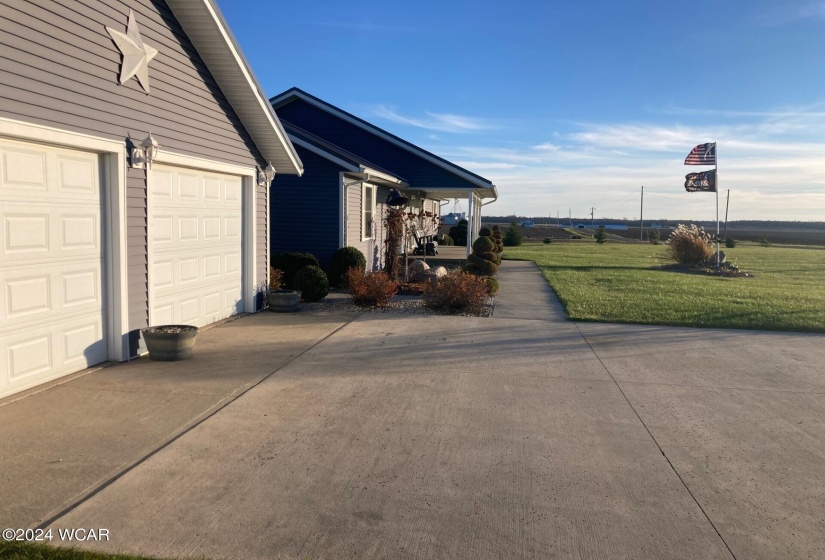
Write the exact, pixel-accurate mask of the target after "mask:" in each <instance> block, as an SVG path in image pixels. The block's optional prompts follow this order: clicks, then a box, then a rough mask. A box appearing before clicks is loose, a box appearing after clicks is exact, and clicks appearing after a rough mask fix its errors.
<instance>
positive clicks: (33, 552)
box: [0, 542, 154, 560]
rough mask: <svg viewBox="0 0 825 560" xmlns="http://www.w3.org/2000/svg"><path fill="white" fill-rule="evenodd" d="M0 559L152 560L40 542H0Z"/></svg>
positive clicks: (150, 559) (151, 559)
mask: <svg viewBox="0 0 825 560" xmlns="http://www.w3.org/2000/svg"><path fill="white" fill-rule="evenodd" d="M0 560H154V559H153V558H149V557H145V556H132V555H130V554H101V553H98V552H87V551H82V550H78V549H76V548H58V547H53V546H49V545H45V544H40V543H28V542H0Z"/></svg>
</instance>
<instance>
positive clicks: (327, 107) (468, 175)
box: [270, 88, 498, 198]
mask: <svg viewBox="0 0 825 560" xmlns="http://www.w3.org/2000/svg"><path fill="white" fill-rule="evenodd" d="M270 101H271V103H272V106H273V107H274V108H275V110H276V112H282V111H283V112H284V113H288V114H290V115H292V112H290V111H292V108H290V107H289V105H290V104H293V103H295V102H296V101H297V102H300V103H302V104H306V105H308V106H311V107H312V108H314V109H316V110H319V111H322V112H324V113H325V114H327V115H329V116H330V117H332V118H334V119H337V120H338V121H340V122H342V123H346V124H347V125H349V126H351V127H356V128H357V129H359V130H360V131H363V132H364V133H366V134H368V135H370V136H372V137H373V138H374V139H376V140H380V141H381V142H383V143H385V144H387V145H391V146H393V147H395V148H397V149H398V150H401V151H404V152H406V153H408V154H410V155H413V156H415V157H416V158H419V159H421V160H424V161H426V162H428V163H430V164H432V165H434V166H436V167H438V168H439V169H441V170H442V171H446V172H447V173H449V174H451V175H452V176H454V177H455V178H457V179H460V181H461V183H462V184H463V185H464V188H465V189H467V188H469V189H477V190H478V191H479V192H480V194H482V195H483V196H486V197H494V198H497V197H498V193H497V191H496V187H495V185H494V184H493V183H492V181H490V180H489V179H486V178H484V177H481V176H480V175H477V174H475V173H473V172H471V171H468V170H467V169H464V168H463V167H460V166H458V165H456V164H454V163H452V162H450V161H448V160H446V159H444V158H442V157H439V156H437V155H435V154H433V153H431V152H428V151H427V150H424V149H423V148H420V147H418V146H416V145H415V144H412V143H410V142H407V141H406V140H404V139H402V138H399V137H398V136H395V135H394V134H391V133H389V132H387V131H386V130H383V129H382V128H379V127H377V126H375V125H373V124H371V123H369V122H367V121H365V120H363V119H361V118H359V117H356V116H355V115H352V114H351V113H348V112H346V111H344V110H342V109H339V108H338V107H335V106H334V105H331V104H330V103H327V102H326V101H323V100H321V99H319V98H317V97H315V96H313V95H310V94H308V93H306V92H305V91H303V90H301V89H299V88H291V89H289V90H287V91H285V92H283V93H281V94H280V95H277V96H275V97H272V98H271V99H270ZM296 117H298V118H296V119H295V120H291V121H290V122H291V123H292V124H296V125H298V126H301V127H305V125H304V123H303V122H301V117H300V116H298V115H296ZM284 118H287V117H284ZM287 119H288V118H287ZM312 132H314V133H315V134H317V135H318V136H322V137H324V138H325V139H327V140H330V141H332V142H333V143H336V144H338V145H339V146H343V147H344V148H346V149H349V147H348V146H347V144H345V143H344V139H343V138H342V139H340V141H337V142H336V140H335V139H330V138H329V137H328V136H331V135H333V134H334V132H335V131H333V130H332V129H331V128H330V127H329V126H326V127H325V128H324V132H325V133H324V134H321V133H320V132H319V131H312ZM353 151H355V150H353ZM364 155H366V156H367V157H368V158H369V159H370V160H372V161H377V162H378V163H379V164H381V165H382V166H384V167H386V168H388V169H391V170H392V171H393V173H395V174H397V175H403V176H405V177H407V176H408V173H409V172H408V171H403V170H396V169H393V167H391V166H390V165H388V164H387V163H384V162H382V161H380V160H379V159H378V158H377V157H376V156H374V155H373V154H372V153H366V154H364ZM409 177H410V179H412V178H413V177H412V175H409Z"/></svg>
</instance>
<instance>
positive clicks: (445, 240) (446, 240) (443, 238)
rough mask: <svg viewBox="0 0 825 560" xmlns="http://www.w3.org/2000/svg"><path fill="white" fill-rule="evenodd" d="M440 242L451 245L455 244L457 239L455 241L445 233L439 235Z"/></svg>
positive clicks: (440, 243) (447, 245)
mask: <svg viewBox="0 0 825 560" xmlns="http://www.w3.org/2000/svg"><path fill="white" fill-rule="evenodd" d="M438 244H439V245H444V246H446V247H450V246H452V245H455V241H453V238H452V237H450V236H449V235H447V234H446V233H444V234H442V235H440V236H439V237H438Z"/></svg>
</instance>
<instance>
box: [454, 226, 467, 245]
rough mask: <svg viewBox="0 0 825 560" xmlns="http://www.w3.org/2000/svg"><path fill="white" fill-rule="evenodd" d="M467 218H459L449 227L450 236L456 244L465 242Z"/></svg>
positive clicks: (464, 243)
mask: <svg viewBox="0 0 825 560" xmlns="http://www.w3.org/2000/svg"><path fill="white" fill-rule="evenodd" d="M467 224H468V222H467V220H459V222H458V223H457V224H456V225H454V226H453V227H451V228H450V237H452V238H453V241H455V244H456V245H466V244H467Z"/></svg>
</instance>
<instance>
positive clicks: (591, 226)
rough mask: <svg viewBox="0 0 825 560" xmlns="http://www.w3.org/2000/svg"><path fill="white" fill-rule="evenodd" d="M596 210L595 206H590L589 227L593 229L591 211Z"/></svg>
mask: <svg viewBox="0 0 825 560" xmlns="http://www.w3.org/2000/svg"><path fill="white" fill-rule="evenodd" d="M595 211H596V207H595V206H591V207H590V229H593V213H594V212H595Z"/></svg>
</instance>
